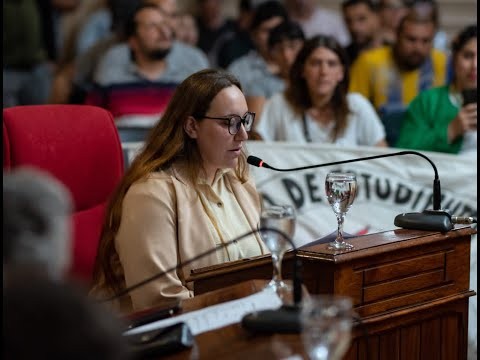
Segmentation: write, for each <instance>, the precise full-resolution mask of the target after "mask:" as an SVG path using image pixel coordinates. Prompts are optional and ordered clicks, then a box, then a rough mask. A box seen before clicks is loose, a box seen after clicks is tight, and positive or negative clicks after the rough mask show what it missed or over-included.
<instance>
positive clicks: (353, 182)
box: [325, 172, 357, 250]
mask: <svg viewBox="0 0 480 360" xmlns="http://www.w3.org/2000/svg"><path fill="white" fill-rule="evenodd" d="M325 192H326V194H327V199H328V202H329V203H330V205H331V206H332V209H333V212H334V213H335V215H336V216H337V224H338V227H337V236H336V238H335V241H333V242H331V243H329V244H328V248H329V249H334V250H344V249H352V248H353V245H352V244H349V243H347V242H346V241H345V239H344V237H343V221H344V219H345V214H346V213H347V211H348V210H349V209H350V207H351V206H352V203H353V200H355V195H356V194H357V178H356V176H355V174H354V173H350V172H330V173H328V174H327V177H326V179H325Z"/></svg>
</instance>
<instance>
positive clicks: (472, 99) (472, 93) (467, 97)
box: [462, 88, 478, 105]
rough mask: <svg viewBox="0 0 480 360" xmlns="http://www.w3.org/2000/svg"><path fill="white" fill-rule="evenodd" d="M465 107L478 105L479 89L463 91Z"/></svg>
mask: <svg viewBox="0 0 480 360" xmlns="http://www.w3.org/2000/svg"><path fill="white" fill-rule="evenodd" d="M462 98H463V105H467V104H471V103H476V102H477V98H478V94H477V89H476V88H475V89H464V90H462Z"/></svg>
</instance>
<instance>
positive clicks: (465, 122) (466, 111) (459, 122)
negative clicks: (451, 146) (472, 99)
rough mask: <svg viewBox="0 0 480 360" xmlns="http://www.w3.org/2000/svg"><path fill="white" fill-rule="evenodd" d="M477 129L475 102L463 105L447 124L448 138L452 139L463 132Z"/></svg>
mask: <svg viewBox="0 0 480 360" xmlns="http://www.w3.org/2000/svg"><path fill="white" fill-rule="evenodd" d="M476 129H477V103H471V104H467V105H465V106H463V107H462V108H461V109H460V111H459V112H458V114H457V116H456V117H455V118H454V119H453V120H452V122H451V123H450V125H448V140H449V141H450V142H452V141H454V140H455V139H456V138H457V137H459V136H462V135H463V134H464V133H465V132H467V131H470V130H476Z"/></svg>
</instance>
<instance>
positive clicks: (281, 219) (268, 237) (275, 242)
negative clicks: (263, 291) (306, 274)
mask: <svg viewBox="0 0 480 360" xmlns="http://www.w3.org/2000/svg"><path fill="white" fill-rule="evenodd" d="M295 217H296V216H295V209H294V208H293V206H291V205H271V206H269V207H266V208H264V209H263V210H262V213H261V216H260V227H261V228H271V229H276V230H279V231H281V232H283V233H285V235H287V236H288V237H290V239H292V238H293V234H294V232H295ZM260 235H261V237H262V240H263V242H264V243H265V245H266V246H267V248H268V250H270V253H271V255H272V263H273V276H272V280H270V282H269V283H268V284H267V287H268V288H271V289H272V290H274V291H275V292H276V293H277V294H278V296H279V297H280V299H282V301H283V300H285V297H286V296H288V294H289V293H291V290H292V289H291V288H290V286H288V285H287V284H286V283H285V282H284V281H283V279H282V260H283V255H284V254H285V252H286V251H287V250H288V249H289V248H290V247H291V244H290V243H289V242H288V240H287V239H285V237H284V236H282V235H281V234H279V233H277V232H274V231H269V230H264V231H261V233H260Z"/></svg>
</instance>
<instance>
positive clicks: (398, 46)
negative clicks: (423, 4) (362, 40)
mask: <svg viewBox="0 0 480 360" xmlns="http://www.w3.org/2000/svg"><path fill="white" fill-rule="evenodd" d="M435 31H436V26H435V21H434V19H433V18H432V17H431V16H429V15H426V14H424V13H421V12H417V11H415V10H414V9H412V10H411V11H410V12H409V13H408V14H407V15H406V16H405V17H404V18H403V19H402V20H401V22H400V25H399V27H398V30H397V38H396V40H395V43H394V44H393V45H391V46H389V45H386V46H382V47H380V48H376V49H372V50H367V51H365V52H363V53H362V54H361V55H360V56H359V57H358V58H357V60H356V61H355V63H354V64H353V65H352V67H351V81H350V91H352V92H358V93H360V94H362V95H363V96H365V97H366V98H367V99H369V100H370V101H371V102H372V104H373V105H374V107H375V108H376V110H377V112H378V113H379V115H380V118H381V120H382V122H383V124H384V126H385V130H386V131H387V142H388V144H389V145H390V146H393V145H394V144H395V142H396V140H397V137H398V134H399V132H400V127H401V123H402V120H403V116H404V113H405V110H406V107H407V106H408V104H409V103H410V101H412V100H413V98H414V97H415V96H417V95H418V94H419V93H420V92H421V91H423V90H426V89H429V88H431V87H434V86H440V85H444V84H445V82H446V75H447V56H446V54H445V53H443V52H442V51H439V50H437V49H434V48H433V46H432V44H433V37H434V36H435Z"/></svg>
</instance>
